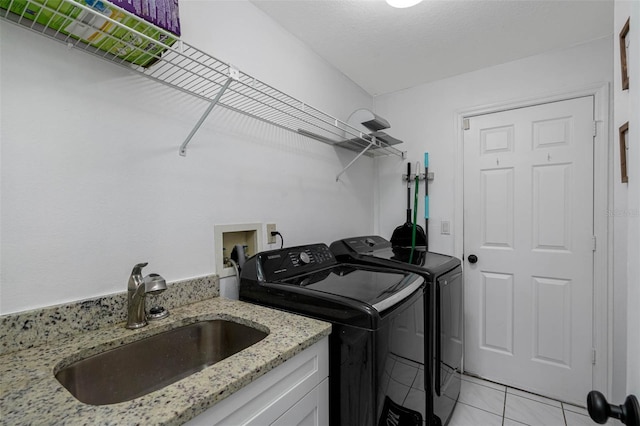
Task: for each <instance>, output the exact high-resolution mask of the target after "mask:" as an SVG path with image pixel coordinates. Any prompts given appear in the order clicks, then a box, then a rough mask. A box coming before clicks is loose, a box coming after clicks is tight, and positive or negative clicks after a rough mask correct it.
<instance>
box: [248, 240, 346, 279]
mask: <svg viewBox="0 0 640 426" xmlns="http://www.w3.org/2000/svg"><path fill="white" fill-rule="evenodd" d="M257 260H258V265H259V274H260V275H262V277H261V278H262V279H263V280H265V281H278V280H282V279H286V278H290V277H294V276H296V275H300V274H309V273H311V272H315V271H318V270H320V269H324V268H326V267H328V266H333V265H335V264H337V262H336V259H335V257H334V256H333V253H331V250H329V247H327V245H326V244H310V245H306V246H298V247H289V248H285V249H280V250H272V251H266V252H262V253H260V254H258V259H257Z"/></svg>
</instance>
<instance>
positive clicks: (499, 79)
mask: <svg viewBox="0 0 640 426" xmlns="http://www.w3.org/2000/svg"><path fill="white" fill-rule="evenodd" d="M612 57H613V40H612V38H605V39H600V40H594V41H592V42H589V43H585V44H581V45H578V46H574V47H572V48H570V49H566V50H562V51H553V52H548V53H544V54H541V55H537V56H533V57H529V58H525V59H522V60H518V61H514V62H511V63H507V64H503V65H499V66H495V67H491V68H487V69H483V70H479V71H476V72H472V73H468V74H464V75H460V76H456V77H452V78H449V79H445V80H441V81H437V82H434V83H430V84H425V85H422V86H418V87H415V88H412V89H407V90H404V91H400V92H397V93H393V94H389V95H384V96H380V97H377V98H375V111H376V113H379V114H380V115H382V116H384V117H386V118H387V119H388V120H389V122H390V123H391V128H392V129H393V130H394V136H396V137H398V138H400V139H402V140H404V141H405V146H404V149H407V150H408V159H409V160H410V161H412V162H416V161H420V162H422V161H423V155H424V152H425V151H428V152H429V155H430V164H429V166H430V167H429V171H431V172H434V173H435V180H434V181H433V182H431V183H430V184H429V194H430V197H429V198H430V216H431V219H430V226H429V236H430V238H429V240H430V249H431V250H433V251H437V252H442V253H447V254H453V255H456V256H461V255H462V253H461V251H462V249H463V248H462V244H461V243H460V241H461V240H460V239H459V238H460V237H461V236H456V235H455V230H456V229H461V227H460V226H458V227H456V219H457V220H462V210H461V209H462V206H456V192H455V191H456V190H457V188H458V187H457V185H459V184H461V183H460V182H457V181H456V173H457V169H456V168H457V167H461V164H462V159H461V158H460V157H459V155H461V153H458V152H457V144H458V134H459V130H458V128H457V121H456V120H457V116H458V114H459V113H461V112H462V111H468V110H470V109H473V108H479V107H489V106H491V105H498V104H505V103H510V102H517V101H523V100H528V99H535V98H542V97H544V96H548V95H552V94H553V95H555V94H558V93H562V92H570V91H572V90H577V89H581V88H583V87H586V86H590V85H594V84H600V83H607V82H609V83H610V82H611V81H612V79H613V63H612ZM609 133H610V135H609V136H611V133H612V132H611V131H610V132H609ZM605 140H606V138H605ZM610 140H613V139H611V138H610ZM377 168H378V175H377V176H378V179H379V184H378V191H379V192H378V194H377V197H378V199H379V203H378V206H379V219H378V223H377V226H378V229H379V233H380V234H381V235H383V236H387V237H389V236H390V235H391V232H392V231H393V229H394V227H395V226H397V225H399V224H400V223H402V222H403V221H404V206H405V203H406V200H405V192H404V191H402V188H403V184H402V181H401V178H400V176H401V174H402V173H403V172H404V170H405V164H402V163H397V162H394V161H393V160H392V159H391V160H388V159H381V160H379V161H378V163H377ZM602 214H603V215H605V214H606V212H604V211H603V212H602ZM418 217H423V206H422V202H420V206H419V215H418ZM443 220H446V221H450V222H451V230H452V233H451V235H441V234H440V223H441V221H443ZM458 225H461V224H458ZM623 229H625V223H622V224H621V225H620V226H619V227H618V228H616V232H617V234H616V236H617V237H618V239H617V240H616V244H617V245H616V248H620V249H622V248H623V246H624V247H625V250H626V239H622V236H623V235H624V234H623V233H622V231H623ZM456 238H458V243H457V245H456ZM603 244H606V242H603ZM611 258H612V259H615V255H613V256H612V257H611ZM614 264H615V265H617V266H618V267H619V268H622V269H625V268H626V262H625V261H620V260H617V261H616V260H614ZM623 275H624V276H626V273H625V272H623ZM624 294H626V281H625V280H624V279H622V280H618V281H615V280H614V291H613V297H614V301H613V302H609V305H610V306H611V305H614V304H615V303H616V302H617V303H618V304H619V305H621V306H622V308H616V309H615V310H614V312H613V313H612V314H613V315H614V316H615V317H614V318H612V319H611V320H612V321H611V323H612V324H610V325H611V326H613V327H614V328H613V333H612V334H613V336H612V338H613V340H614V342H615V347H614V352H613V354H612V356H611V357H610V362H611V363H612V365H611V369H612V370H611V371H609V374H613V382H614V388H616V389H617V390H618V391H619V392H620V391H624V377H625V375H626V363H627V361H626V347H625V345H624V342H625V341H626V340H627V330H626V326H625V324H626V301H625V299H624ZM612 372H613V373H612ZM601 390H602V391H604V392H605V393H606V392H608V390H607V389H601Z"/></svg>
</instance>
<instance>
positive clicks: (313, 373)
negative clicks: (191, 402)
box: [186, 337, 329, 426]
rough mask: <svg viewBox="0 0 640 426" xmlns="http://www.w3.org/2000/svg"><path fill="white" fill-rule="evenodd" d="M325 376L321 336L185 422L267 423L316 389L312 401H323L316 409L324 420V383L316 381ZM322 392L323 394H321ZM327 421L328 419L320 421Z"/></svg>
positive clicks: (199, 425)
mask: <svg viewBox="0 0 640 426" xmlns="http://www.w3.org/2000/svg"><path fill="white" fill-rule="evenodd" d="M328 376H329V338H328V337H325V338H324V339H322V340H321V341H320V342H318V343H316V344H314V345H313V346H311V347H310V348H308V349H305V350H304V351H302V352H301V353H299V354H298V355H296V356H294V357H293V358H291V359H289V360H287V361H286V362H285V363H284V364H282V365H279V366H278V367H276V368H275V369H273V370H271V371H269V372H268V373H266V374H265V375H264V376H261V377H259V378H258V379H256V380H254V381H253V382H252V383H250V384H249V385H247V386H245V387H244V388H242V389H240V390H239V391H237V392H235V393H234V394H232V395H230V396H229V397H228V398H225V399H223V400H222V401H220V402H219V403H217V404H215V405H214V406H212V407H211V408H209V409H208V410H207V411H205V412H203V413H202V414H200V415H198V416H197V417H195V418H193V419H191V420H190V421H189V422H187V423H186V424H187V425H189V426H212V425H220V426H229V425H234V426H240V425H255V426H265V425H270V424H272V423H273V422H275V421H276V420H278V419H279V418H280V417H281V416H282V415H283V414H284V413H286V412H287V411H288V410H289V409H290V408H291V407H293V406H295V405H296V403H297V402H298V401H300V400H301V399H302V398H303V397H304V396H305V395H309V394H310V393H311V392H312V391H316V392H318V395H317V396H316V398H315V400H317V401H321V402H323V405H322V406H319V407H318V408H317V418H318V419H328V416H329V404H328V399H329V392H328V386H327V387H325V388H323V389H320V388H319V384H320V383H321V382H323V380H325V379H326V378H327V377H328ZM322 392H324V393H325V394H326V395H321V394H320V393H322ZM312 400H313V399H312ZM292 415H293V414H292ZM327 423H328V421H326V422H325V423H324V424H325V425H326V424H327ZM320 424H323V423H320Z"/></svg>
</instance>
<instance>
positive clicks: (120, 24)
mask: <svg viewBox="0 0 640 426" xmlns="http://www.w3.org/2000/svg"><path fill="white" fill-rule="evenodd" d="M130 1H131V5H129V6H130V7H133V8H136V7H137V3H136V2H138V3H139V4H140V7H141V10H143V11H144V10H145V8H146V10H147V12H148V11H149V10H151V9H150V8H149V5H148V3H146V2H145V5H146V6H145V5H143V4H142V2H140V0H130ZM168 1H171V2H177V0H168ZM127 2H129V0H123V1H119V0H114V2H113V4H112V3H111V2H109V1H106V0H105V1H103V0H0V9H6V10H9V11H10V12H12V13H13V14H14V16H13V17H9V18H10V19H11V20H14V21H19V22H22V23H23V24H24V23H25V22H26V20H30V21H35V22H37V23H38V24H40V25H42V26H44V27H45V28H47V32H48V33H49V34H50V35H51V33H52V32H53V33H55V37H56V38H60V34H62V35H63V36H62V37H63V38H64V36H69V37H71V38H73V39H76V40H82V41H83V42H84V43H86V44H88V45H90V46H92V47H94V48H96V49H99V50H101V51H104V52H108V53H109V54H111V55H114V56H115V57H117V58H121V59H123V60H125V61H127V62H130V63H132V64H135V65H140V66H142V67H148V66H151V65H152V64H154V63H155V62H157V60H158V58H159V57H160V55H161V54H162V52H163V51H165V50H166V48H167V46H171V45H173V44H174V43H175V42H176V41H177V40H178V37H177V36H176V37H173V36H171V35H168V34H167V33H166V32H163V31H161V30H160V29H159V28H158V26H154V25H152V24H150V23H149V22H147V21H146V20H145V19H143V18H141V17H138V16H136V15H134V14H133V13H131V12H128V11H124V10H122V9H121V8H120V7H116V6H114V5H115V4H116V3H127ZM160 2H161V0H157V1H156V3H158V4H159V3H160ZM78 4H82V5H84V6H88V7H89V8H91V10H85V9H83V8H81V7H79V6H78ZM176 6H177V3H176ZM154 11H155V15H154V16H155V18H157V17H158V9H157V8H156V9H154ZM0 13H2V12H1V11H0ZM175 13H176V18H177V8H176V10H175ZM107 18H108V19H107ZM165 18H166V16H165V17H164V18H163V19H165ZM113 21H115V23H114V22H113ZM162 22H165V21H162ZM175 23H176V25H177V26H175V28H174V29H175V30H176V31H177V32H178V33H179V31H180V27H179V22H178V21H177V20H176V21H175ZM30 25H31V24H30ZM132 30H135V32H134V31H132ZM139 34H143V35H145V36H146V37H148V38H145V37H141V36H140V35H139ZM149 38H150V39H152V40H149Z"/></svg>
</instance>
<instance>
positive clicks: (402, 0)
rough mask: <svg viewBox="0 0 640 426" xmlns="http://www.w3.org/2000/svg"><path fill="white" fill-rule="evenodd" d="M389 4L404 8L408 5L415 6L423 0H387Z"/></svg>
mask: <svg viewBox="0 0 640 426" xmlns="http://www.w3.org/2000/svg"><path fill="white" fill-rule="evenodd" d="M386 1H387V4H388V5H389V6H393V7H397V8H398V9H404V8H407V7H411V6H415V5H416V4H418V3H420V2H421V1H422V0H386Z"/></svg>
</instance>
